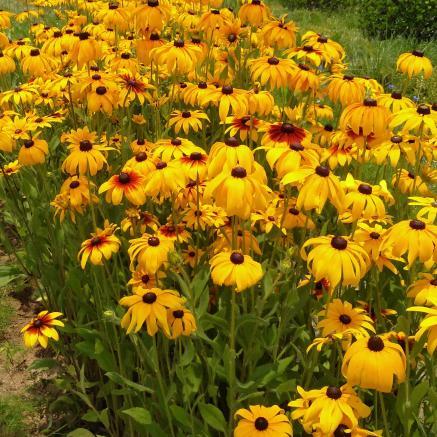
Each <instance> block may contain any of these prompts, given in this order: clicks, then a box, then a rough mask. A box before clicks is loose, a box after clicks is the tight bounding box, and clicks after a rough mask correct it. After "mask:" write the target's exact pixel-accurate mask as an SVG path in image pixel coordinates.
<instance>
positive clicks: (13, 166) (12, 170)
mask: <svg viewBox="0 0 437 437" xmlns="http://www.w3.org/2000/svg"><path fill="white" fill-rule="evenodd" d="M20 168H21V165H20V164H19V163H18V159H17V160H15V161H11V162H8V163H6V164H5V165H3V167H2V168H1V175H2V176H11V175H13V174H16V173H18V172H19V171H20Z"/></svg>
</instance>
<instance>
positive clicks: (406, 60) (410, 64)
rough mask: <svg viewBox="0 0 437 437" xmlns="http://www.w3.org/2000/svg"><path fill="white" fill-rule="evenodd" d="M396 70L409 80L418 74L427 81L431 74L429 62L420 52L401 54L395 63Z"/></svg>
mask: <svg viewBox="0 0 437 437" xmlns="http://www.w3.org/2000/svg"><path fill="white" fill-rule="evenodd" d="M396 68H397V70H398V71H400V72H402V73H404V74H406V75H407V76H408V77H409V78H410V79H411V78H412V77H413V76H418V75H419V74H420V73H422V74H423V77H424V78H425V79H429V78H430V77H431V74H432V64H431V61H430V59H429V58H427V57H426V56H425V55H424V53H423V52H422V51H420V50H413V51H412V52H407V53H402V54H401V55H400V56H399V58H398V60H397V61H396Z"/></svg>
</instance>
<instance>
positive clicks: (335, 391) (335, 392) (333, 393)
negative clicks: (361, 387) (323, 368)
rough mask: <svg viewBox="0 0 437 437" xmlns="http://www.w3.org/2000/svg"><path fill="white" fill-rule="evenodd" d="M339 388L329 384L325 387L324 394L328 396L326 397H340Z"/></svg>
mask: <svg viewBox="0 0 437 437" xmlns="http://www.w3.org/2000/svg"><path fill="white" fill-rule="evenodd" d="M341 395H342V393H341V390H340V389H339V388H338V387H334V386H329V387H328V388H327V389H326V396H328V398H331V399H339V398H341Z"/></svg>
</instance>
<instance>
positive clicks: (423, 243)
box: [381, 219, 437, 267]
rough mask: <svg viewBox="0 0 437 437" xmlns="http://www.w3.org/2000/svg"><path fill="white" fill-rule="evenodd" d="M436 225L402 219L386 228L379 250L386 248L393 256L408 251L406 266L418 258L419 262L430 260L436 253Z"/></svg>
mask: <svg viewBox="0 0 437 437" xmlns="http://www.w3.org/2000/svg"><path fill="white" fill-rule="evenodd" d="M436 241H437V226H434V225H431V224H427V223H425V222H423V221H421V220H417V219H415V220H402V221H401V222H399V223H396V224H395V225H393V226H392V227H391V228H390V229H388V230H387V233H386V234H385V237H384V241H383V243H382V245H381V251H385V250H388V251H389V252H390V253H392V254H393V255H394V256H402V255H404V254H405V253H408V256H407V260H408V266H409V267H411V266H412V265H413V263H414V261H415V260H416V259H417V258H419V260H420V262H422V263H425V262H427V261H430V260H431V259H432V258H433V257H435V256H436V253H437V245H436Z"/></svg>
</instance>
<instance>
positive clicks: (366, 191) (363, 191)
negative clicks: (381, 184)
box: [358, 184, 372, 195]
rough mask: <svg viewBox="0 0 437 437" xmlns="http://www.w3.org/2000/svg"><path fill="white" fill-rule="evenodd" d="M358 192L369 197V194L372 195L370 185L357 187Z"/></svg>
mask: <svg viewBox="0 0 437 437" xmlns="http://www.w3.org/2000/svg"><path fill="white" fill-rule="evenodd" d="M358 191H359V192H360V193H361V194H367V195H370V194H372V187H371V186H370V185H367V184H360V185H358Z"/></svg>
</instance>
